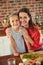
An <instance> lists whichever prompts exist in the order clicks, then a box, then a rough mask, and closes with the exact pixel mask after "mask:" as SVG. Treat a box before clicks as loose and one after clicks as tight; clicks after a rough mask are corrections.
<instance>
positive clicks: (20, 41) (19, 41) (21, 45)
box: [9, 28, 26, 53]
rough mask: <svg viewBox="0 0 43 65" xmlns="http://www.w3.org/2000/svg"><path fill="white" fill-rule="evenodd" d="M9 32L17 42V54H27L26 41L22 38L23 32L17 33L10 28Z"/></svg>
mask: <svg viewBox="0 0 43 65" xmlns="http://www.w3.org/2000/svg"><path fill="white" fill-rule="evenodd" d="M9 32H10V34H11V35H12V37H13V39H14V40H15V47H16V50H17V52H19V53H23V52H26V49H25V45H24V40H23V38H22V34H21V32H20V31H18V32H17V33H16V32H15V31H13V29H12V28H10V31H9Z"/></svg>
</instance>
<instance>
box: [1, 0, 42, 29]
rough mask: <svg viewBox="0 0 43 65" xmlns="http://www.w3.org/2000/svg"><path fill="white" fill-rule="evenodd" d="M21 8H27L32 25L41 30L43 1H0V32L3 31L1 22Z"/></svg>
mask: <svg viewBox="0 0 43 65" xmlns="http://www.w3.org/2000/svg"><path fill="white" fill-rule="evenodd" d="M22 7H27V8H29V10H30V13H31V15H32V18H33V20H34V23H36V24H37V25H38V26H40V27H41V29H43V0H0V30H3V24H4V22H3V20H4V19H6V18H7V17H8V15H9V14H11V13H13V12H15V11H18V10H19V9H20V8H22ZM4 26H5V25H4ZM6 26H7V24H6Z"/></svg>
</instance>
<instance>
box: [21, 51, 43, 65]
mask: <svg viewBox="0 0 43 65" xmlns="http://www.w3.org/2000/svg"><path fill="white" fill-rule="evenodd" d="M32 54H33V55H35V56H38V57H37V58H35V59H34V58H32V59H30V58H23V56H24V55H32ZM20 57H21V59H22V61H23V63H24V64H25V65H33V64H34V63H36V62H37V61H39V62H41V61H43V51H38V52H32V53H24V54H21V55H20Z"/></svg>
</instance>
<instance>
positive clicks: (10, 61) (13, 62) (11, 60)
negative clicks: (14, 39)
mask: <svg viewBox="0 0 43 65" xmlns="http://www.w3.org/2000/svg"><path fill="white" fill-rule="evenodd" d="M8 65H16V60H15V58H9V59H8Z"/></svg>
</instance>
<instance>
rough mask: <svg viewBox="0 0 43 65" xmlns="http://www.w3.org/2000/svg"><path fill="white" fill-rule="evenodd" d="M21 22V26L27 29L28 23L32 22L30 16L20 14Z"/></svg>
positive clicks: (23, 13)
mask: <svg viewBox="0 0 43 65" xmlns="http://www.w3.org/2000/svg"><path fill="white" fill-rule="evenodd" d="M19 20H20V22H21V26H24V27H27V26H28V22H29V20H30V17H29V16H28V14H27V13H25V12H20V13H19Z"/></svg>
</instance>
